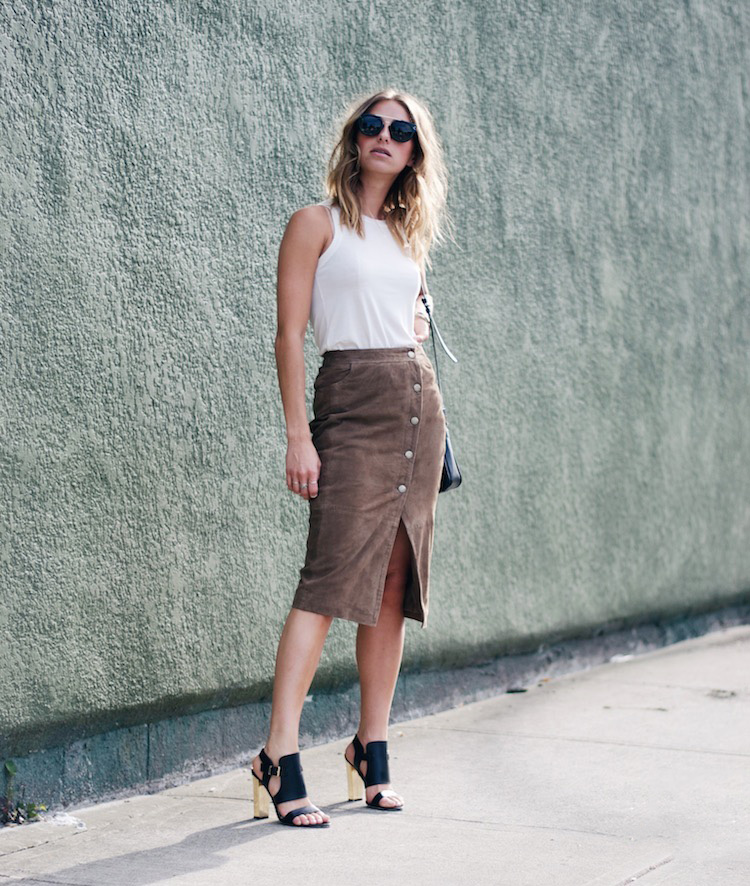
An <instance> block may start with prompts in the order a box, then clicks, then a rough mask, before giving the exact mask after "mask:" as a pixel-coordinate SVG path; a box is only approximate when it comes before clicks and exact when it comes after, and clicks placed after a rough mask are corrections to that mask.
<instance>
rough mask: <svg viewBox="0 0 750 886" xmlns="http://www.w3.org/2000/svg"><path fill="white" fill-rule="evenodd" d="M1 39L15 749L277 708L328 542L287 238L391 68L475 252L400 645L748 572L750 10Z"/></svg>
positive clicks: (140, 21)
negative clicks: (450, 461)
mask: <svg viewBox="0 0 750 886" xmlns="http://www.w3.org/2000/svg"><path fill="white" fill-rule="evenodd" d="M0 34H2V37H0V76H1V80H0V115H1V117H0V122H1V124H2V126H1V129H0V231H1V233H2V236H1V242H2V262H1V266H0V283H1V286H2V290H1V291H2V305H1V314H0V321H1V324H2V325H1V327H0V328H1V331H2V348H0V362H1V363H2V391H0V395H1V397H0V410H1V412H0V418H1V422H2V425H1V427H2V448H1V450H0V456H1V460H0V496H1V497H2V498H1V499H0V509H1V512H2V513H1V518H2V538H1V539H0V562H1V563H2V606H1V607H0V638H1V640H2V644H3V647H4V660H3V664H4V676H3V679H2V681H0V683H1V685H2V690H0V691H1V692H2V698H1V699H0V734H2V735H3V736H4V737H5V741H4V742H3V748H2V749H1V750H2V752H3V753H14V754H17V753H23V752H25V751H28V750H34V749H36V748H43V747H50V746H52V745H53V744H55V743H58V744H59V743H64V742H65V741H66V740H67V739H68V738H71V737H74V736H79V735H85V734H91V733H94V732H96V731H104V730H106V729H108V728H112V727H113V726H115V725H120V726H123V725H128V724H139V723H143V722H145V721H147V720H149V719H153V718H163V717H169V716H171V715H175V714H180V713H186V712H190V711H200V710H202V709H208V708H215V707H220V706H223V705H236V704H241V703H243V702H250V701H253V700H254V699H259V698H265V697H267V695H268V691H269V685H270V680H271V678H272V674H273V665H274V656H275V652H276V645H277V641H278V637H279V632H280V629H281V626H282V623H283V620H284V618H285V616H286V614H287V611H288V607H289V605H290V603H291V598H292V594H293V591H294V587H295V585H296V581H297V577H298V571H299V568H300V566H301V565H302V562H303V557H304V541H305V536H306V529H307V505H306V503H305V502H303V501H302V500H301V499H299V498H297V497H296V496H292V495H291V494H290V493H289V492H288V491H287V489H286V485H285V482H284V453H285V436H284V425H283V413H282V410H281V402H280V397H279V392H278V385H277V380H276V370H275V363H274V352H273V338H274V334H275V276H276V257H277V251H278V244H279V242H280V238H281V235H282V233H283V230H284V227H285V224H286V222H287V220H288V218H289V215H290V214H291V213H292V212H293V211H294V210H295V209H296V208H298V207H300V206H302V205H305V204H307V203H311V202H315V201H317V200H320V199H322V197H323V192H322V189H321V183H322V172H323V164H324V162H325V159H326V157H327V153H328V150H329V145H330V136H331V131H330V126H331V120H332V118H333V117H334V116H336V115H337V114H338V113H339V112H340V111H341V109H342V104H343V102H344V101H345V100H347V99H348V98H349V97H350V96H351V95H353V94H354V93H359V92H362V91H365V90H368V91H369V90H371V89H376V88H379V87H381V86H383V85H390V84H392V85H395V86H398V87H401V88H404V89H407V90H411V91H413V92H415V93H416V94H418V95H420V96H422V97H423V98H424V99H425V100H426V101H427V102H428V104H429V105H430V107H431V108H432V109H433V112H434V116H435V118H436V121H437V124H438V127H439V130H440V132H441V133H442V136H443V141H444V144H445V149H446V156H447V161H448V164H449V169H450V174H451V194H450V209H451V211H452V214H453V217H454V219H455V222H456V241H457V242H456V244H448V245H447V246H445V247H443V248H442V249H441V250H439V251H437V252H436V253H435V254H434V269H433V272H432V277H431V281H432V283H431V289H432V293H433V296H434V298H435V303H436V317H437V318H439V322H440V326H441V331H442V332H443V333H444V335H445V337H446V340H447V342H448V344H449V346H450V347H451V348H452V349H453V350H454V351H455V352H456V354H457V355H458V356H459V358H460V362H459V364H458V365H453V364H451V363H450V362H449V361H448V360H447V359H442V360H441V364H440V365H441V369H442V370H444V372H443V381H444V392H445V398H446V404H447V409H448V419H449V422H450V426H451V429H452V437H453V440H454V444H455V447H456V450H457V454H458V457H459V462H460V465H461V467H462V469H463V471H464V475H465V482H464V485H463V486H462V487H461V489H460V490H458V491H454V492H450V493H448V494H447V495H441V496H440V499H439V506H438V515H437V527H436V536H435V551H434V559H433V565H434V573H433V575H434V579H433V584H432V590H431V609H430V616H429V619H428V624H427V627H426V629H425V630H420V629H419V628H418V625H417V623H416V622H410V623H409V625H410V627H409V629H408V631H407V641H406V651H405V660H404V668H405V669H409V668H416V667H426V666H430V667H432V666H440V665H456V664H460V663H461V662H464V661H469V660H475V659H477V658H479V657H482V656H488V655H493V654H499V653H502V652H504V651H509V650H519V649H528V648H533V646H534V644H536V643H538V642H540V641H541V640H544V639H545V638H550V637H556V636H573V635H576V634H584V633H586V632H587V631H589V632H590V631H591V630H592V629H593V628H595V627H596V626H600V625H602V624H610V623H616V622H618V621H621V622H623V623H629V622H634V621H638V620H644V619H648V618H652V617H658V616H659V615H664V614H669V613H679V612H686V611H690V610H694V609H695V610H698V609H708V608H711V607H719V606H722V605H726V604H727V603H728V602H730V601H732V600H736V599H740V598H742V595H743V594H744V595H746V594H747V592H748V589H750V544H748V538H749V537H750V469H749V468H750V457H749V454H748V444H747V441H748V438H750V361H749V360H748V345H749V344H750V308H749V306H748V291H749V284H750V270H749V269H750V243H749V235H750V227H749V224H748V223H749V222H750V188H749V187H748V182H749V180H750V175H749V167H750V138H749V136H750V119H749V117H748V107H749V96H748V92H749V82H748V71H749V70H750V48H749V47H750V7H748V5H747V3H745V2H739V0H737V2H724V3H713V4H709V3H699V2H688V0H681V2H673V0H668V2H651V3H643V2H626V3H623V2H613V0H607V2H601V0H600V2H584V3H572V2H568V3H565V2H561V0H558V2H540V0H536V2H528V0H523V2H520V0H519V2H515V3H511V2H498V3H494V4H493V3H487V2H485V3H481V2H479V3H477V2H469V0H452V2H450V3H448V2H438V0H435V2H417V3H413V4H392V3H385V2H383V0H371V2H368V3H361V4H360V3H335V2H328V3H323V4H313V5H311V6H300V5H299V4H296V3H291V2H289V0H275V2H274V0H260V2H257V3H254V4H252V5H251V4H244V3H231V2H219V0H204V2H184V3H180V4H178V5H174V6H173V5H172V4H161V3H147V2H129V3H128V2H122V3H112V2H97V3H94V2H86V3H81V2H77V3H73V2H54V3H52V2H40V3H33V2H29V0H26V2H18V3H15V4H12V5H11V4H9V3H6V4H3V5H2V7H0ZM306 347H307V358H308V362H307V365H308V378H307V383H308V394H309V395H311V393H312V380H313V377H314V373H315V371H316V368H317V366H318V363H319V358H318V356H317V353H316V351H315V348H314V346H313V342H312V337H311V336H309V337H308V341H307V345H306ZM429 353H430V354H432V351H431V349H430V352H429ZM440 354H442V352H440ZM442 357H443V358H444V357H445V355H444V354H442ZM439 359H440V355H439ZM308 406H309V408H310V409H311V396H310V399H309V400H308ZM310 414H311V412H310ZM355 631H356V625H354V624H353V623H350V622H343V621H335V622H334V625H333V627H332V629H331V633H330V635H329V639H328V643H327V645H326V648H325V651H324V655H323V659H322V662H321V667H320V669H319V672H318V675H317V677H316V683H315V684H314V685H315V686H318V687H321V688H322V687H325V686H334V685H339V684H343V683H347V682H349V681H351V680H353V679H354V678H355V676H356V671H355V664H354V653H353V640H354V634H355Z"/></svg>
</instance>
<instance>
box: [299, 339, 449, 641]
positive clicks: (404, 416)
mask: <svg viewBox="0 0 750 886" xmlns="http://www.w3.org/2000/svg"><path fill="white" fill-rule="evenodd" d="M314 390H315V396H314V400H313V413H314V418H313V420H312V421H311V422H310V431H311V433H312V440H313V444H314V446H315V448H316V449H317V451H318V455H319V457H320V461H321V467H320V478H319V481H318V482H319V491H318V495H317V497H316V498H311V499H310V500H309V502H308V503H309V508H310V512H309V517H310V522H309V531H308V537H307V553H306V557H305V565H304V566H303V567H302V569H301V570H300V579H299V584H298V586H297V590H296V592H295V595H294V600H293V602H292V606H294V607H295V608H297V609H305V610H307V611H309V612H317V613H320V614H321V615H332V616H335V617H337V618H345V619H349V620H350V621H356V622H358V623H360V624H366V625H374V624H376V623H377V621H378V615H379V614H380V604H381V601H382V598H383V591H384V587H385V577H386V571H387V569H388V563H389V560H390V556H391V552H392V550H393V543H394V541H395V539H396V533H397V531H398V527H399V523H400V521H403V523H404V526H405V528H406V532H407V534H408V536H409V541H410V543H411V563H410V569H409V572H408V576H407V583H406V592H405V595H404V615H405V616H406V617H408V618H412V619H416V620H417V621H419V622H421V625H422V627H424V626H425V623H426V621H427V610H428V599H429V585H430V558H431V556H432V539H433V527H434V520H435V508H436V504H437V496H438V489H439V486H440V478H441V475H442V471H443V459H444V456H445V416H444V414H443V409H442V399H441V396H440V390H439V388H438V385H437V380H436V378H435V371H434V369H433V366H432V363H431V362H430V360H429V359H428V357H427V354H426V353H425V351H424V347H423V346H422V345H414V346H413V347H408V346H407V347H398V348H363V349H362V348H359V349H358V348H354V349H347V350H338V351H327V352H326V353H325V354H324V355H323V363H322V365H321V367H320V370H319V371H318V375H317V377H316V378H315V382H314Z"/></svg>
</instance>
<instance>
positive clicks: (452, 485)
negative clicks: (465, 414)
mask: <svg viewBox="0 0 750 886" xmlns="http://www.w3.org/2000/svg"><path fill="white" fill-rule="evenodd" d="M425 293H427V294H428V295H429V290H428V289H427V281H426V280H425V275H424V269H422V289H421V291H420V295H421V296H422V303H423V304H424V306H425V309H426V311H427V317H428V319H429V323H430V332H431V333H432V332H434V335H431V338H432V350H433V352H434V354H435V373H436V375H437V383H438V389H439V390H440V397H441V400H442V397H443V390H442V388H441V387H440V370H439V369H438V362H437V348H436V347H435V335H437V337H438V339H439V341H440V344H441V346H442V348H443V350H444V351H445V353H446V354H447V355H448V356H449V357H450V358H451V360H453V362H454V363H458V358H457V357H454V355H453V354H452V353H451V352H450V351H449V350H448V346H447V345H446V343H445V341H444V340H443V336H442V335H441V334H440V330H439V329H438V328H437V324H436V323H435V320H434V318H433V316H432V311H431V310H430V306H429V304H428V303H427V299H426V298H425ZM442 409H443V417H444V418H445V459H444V460H443V475H442V477H441V478H440V489H439V490H438V492H447V491H448V490H449V489H456V488H457V487H458V486H460V485H461V471H460V470H459V467H458V462H457V461H456V456H455V454H454V452H453V446H452V445H451V437H450V432H449V430H448V418H447V416H446V414H445V401H443V404H442Z"/></svg>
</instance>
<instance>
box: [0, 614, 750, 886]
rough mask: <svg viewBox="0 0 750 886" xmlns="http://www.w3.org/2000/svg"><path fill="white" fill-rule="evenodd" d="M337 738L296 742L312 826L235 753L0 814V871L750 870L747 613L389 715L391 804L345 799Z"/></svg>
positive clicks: (486, 877) (108, 878)
mask: <svg viewBox="0 0 750 886" xmlns="http://www.w3.org/2000/svg"><path fill="white" fill-rule="evenodd" d="M623 659H624V660H623ZM350 738H351V736H348V737H347V738H345V739H342V740H341V741H336V742H332V743H330V744H326V745H321V746H319V747H315V748H309V749H306V750H303V751H302V763H303V766H304V774H305V779H306V783H307V787H308V790H309V791H310V796H311V798H312V799H313V802H315V803H317V804H318V805H319V806H321V807H322V808H323V809H325V810H326V812H328V813H329V814H330V815H331V827H330V828H328V829H318V830H307V829H305V828H302V827H299V828H292V827H282V826H281V825H279V824H278V823H277V822H276V816H275V813H274V811H273V807H272V808H271V818H270V819H266V820H259V821H254V820H253V818H252V785H251V775H250V770H249V768H242V769H236V770H233V771H232V772H228V773H225V774H223V775H219V776H214V777H211V778H206V779H203V780H201V781H195V782H193V783H191V784H189V785H184V786H182V787H178V788H172V789H170V790H166V791H163V792H161V793H159V794H152V795H146V796H139V797H132V798H130V799H125V800H117V801H113V802H109V803H103V804H99V805H97V806H88V807H85V808H83V807H79V808H78V809H73V808H72V807H70V808H69V810H68V812H69V813H70V815H72V816H73V817H74V819H73V820H72V821H70V823H69V824H54V823H52V821H51V820H49V821H45V822H41V823H35V824H31V825H24V826H22V827H16V828H4V829H0V884H1V883H3V882H17V881H20V882H23V883H27V884H39V886H41V884H53V883H54V884H60V883H68V884H81V886H83V884H87V886H105V884H106V886H118V884H128V886H140V884H152V883H166V882H169V883H170V884H175V886H178V884H179V886H182V884H185V886H187V884H191V886H209V884H245V883H247V884H262V886H265V884H268V886H271V884H274V886H276V884H279V886H285V884H292V886H299V884H304V883H310V884H315V886H317V884H326V886H339V884H346V886H352V884H353V886H357V884H365V883H368V884H370V883H377V882H381V881H383V882H385V881H386V880H389V881H393V880H394V879H397V880H398V882H403V881H404V880H407V881H410V882H411V883H412V884H464V883H465V884H479V886H484V884H488V886H489V884H492V886H621V884H623V886H624V884H627V883H637V884H638V886H655V884H669V886H747V884H748V883H750V777H749V776H750V626H740V627H736V628H731V629H729V630H726V631H722V632H717V633H712V634H708V635H706V636H703V637H699V638H697V639H693V640H687V641H684V642H682V643H677V644H675V645H673V646H669V647H667V648H665V649H661V650H659V651H657V652H652V653H648V654H646V655H642V656H639V657H635V658H634V657H627V656H626V657H619V660H616V661H612V662H610V663H608V664H605V665H602V666H600V667H596V668H592V669H590V670H588V671H583V672H578V673H576V674H571V675H568V676H565V677H560V678H556V679H550V680H541V681H539V682H537V683H535V685H533V686H530V687H529V688H528V690H527V691H526V692H524V693H513V694H507V693H506V694H502V695H499V696H497V697H496V698H491V699H489V700H485V701H480V702H477V703H475V704H470V705H465V706H463V707H460V708H457V709H455V710H452V711H446V712H443V713H440V714H436V715H433V716H429V717H423V718H421V719H418V720H412V721H410V722H408V723H403V724H396V725H392V726H391V728H390V734H389V750H390V755H391V756H390V766H391V776H392V778H393V786H394V788H396V789H398V790H399V792H400V793H401V794H402V795H403V796H404V798H405V801H406V805H405V807H404V810H403V811H402V812H399V813H388V812H377V811H375V810H371V809H367V808H366V807H365V806H364V803H363V802H357V803H349V802H348V801H347V799H346V798H347V793H346V771H345V765H344V761H343V758H342V753H343V750H344V747H345V746H346V744H347V743H348V741H349V740H350ZM256 750H257V749H256ZM58 817H62V818H63V820H65V816H64V815H63V816H58ZM76 819H77V820H78V821H79V822H80V823H81V824H82V825H83V826H82V827H81V826H77V825H76Z"/></svg>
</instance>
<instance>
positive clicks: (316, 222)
mask: <svg viewBox="0 0 750 886" xmlns="http://www.w3.org/2000/svg"><path fill="white" fill-rule="evenodd" d="M287 227H289V228H292V227H293V228H294V229H295V231H296V232H298V233H300V234H302V235H307V236H313V237H314V236H316V235H319V236H321V237H322V236H323V235H324V234H325V233H326V231H327V230H328V229H329V228H330V222H329V221H328V210H327V209H326V208H325V206H321V205H320V204H318V203H311V204H310V205H309V206H303V207H302V208H301V209H297V210H296V211H295V212H293V213H292V215H291V217H290V218H289V223H288V225H287Z"/></svg>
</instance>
